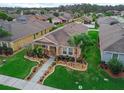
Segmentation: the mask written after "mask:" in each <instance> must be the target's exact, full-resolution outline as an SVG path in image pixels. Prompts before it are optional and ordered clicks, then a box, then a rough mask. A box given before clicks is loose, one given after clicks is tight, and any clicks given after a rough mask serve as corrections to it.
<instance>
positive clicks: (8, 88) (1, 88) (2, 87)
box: [0, 85, 18, 90]
mask: <svg viewBox="0 0 124 93" xmlns="http://www.w3.org/2000/svg"><path fill="white" fill-rule="evenodd" d="M0 90H18V89H16V88H13V87H9V86H5V85H0Z"/></svg>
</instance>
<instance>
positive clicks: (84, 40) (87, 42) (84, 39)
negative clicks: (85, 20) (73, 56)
mask: <svg viewBox="0 0 124 93" xmlns="http://www.w3.org/2000/svg"><path fill="white" fill-rule="evenodd" d="M80 39H81V41H80V48H81V55H82V57H83V56H84V55H83V52H84V50H85V49H86V47H89V46H92V45H94V42H95V41H94V40H93V39H92V38H91V37H90V36H89V35H88V34H86V33H82V34H81V35H80Z"/></svg>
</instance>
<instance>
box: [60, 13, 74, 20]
mask: <svg viewBox="0 0 124 93" xmlns="http://www.w3.org/2000/svg"><path fill="white" fill-rule="evenodd" d="M60 16H62V17H64V18H66V19H67V20H68V22H72V21H73V16H72V14H70V13H67V12H60Z"/></svg>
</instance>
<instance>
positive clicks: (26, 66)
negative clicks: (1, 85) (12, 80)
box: [0, 50, 37, 79]
mask: <svg viewBox="0 0 124 93" xmlns="http://www.w3.org/2000/svg"><path fill="white" fill-rule="evenodd" d="M24 55H25V50H22V51H21V52H19V53H17V54H16V55H14V56H11V57H8V58H5V59H6V63H5V64H4V65H3V66H2V67H0V74H3V75H8V76H12V77H16V78H21V79H24V78H25V77H26V76H27V75H28V74H29V72H30V71H31V68H32V67H33V66H35V65H36V64H37V63H36V62H32V61H29V60H27V59H25V58H24Z"/></svg>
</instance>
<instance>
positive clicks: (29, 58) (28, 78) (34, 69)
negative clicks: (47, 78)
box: [25, 56, 47, 80]
mask: <svg viewBox="0 0 124 93" xmlns="http://www.w3.org/2000/svg"><path fill="white" fill-rule="evenodd" d="M25 58H26V59H28V60H31V61H36V62H38V64H37V65H36V66H35V67H33V68H32V70H31V72H30V73H29V75H28V76H27V77H26V78H25V79H26V80H31V78H32V77H33V76H34V75H35V74H36V72H37V71H38V70H39V69H40V68H41V67H42V65H43V64H44V63H45V62H46V61H47V59H46V58H44V59H41V58H33V57H28V56H25Z"/></svg>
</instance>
